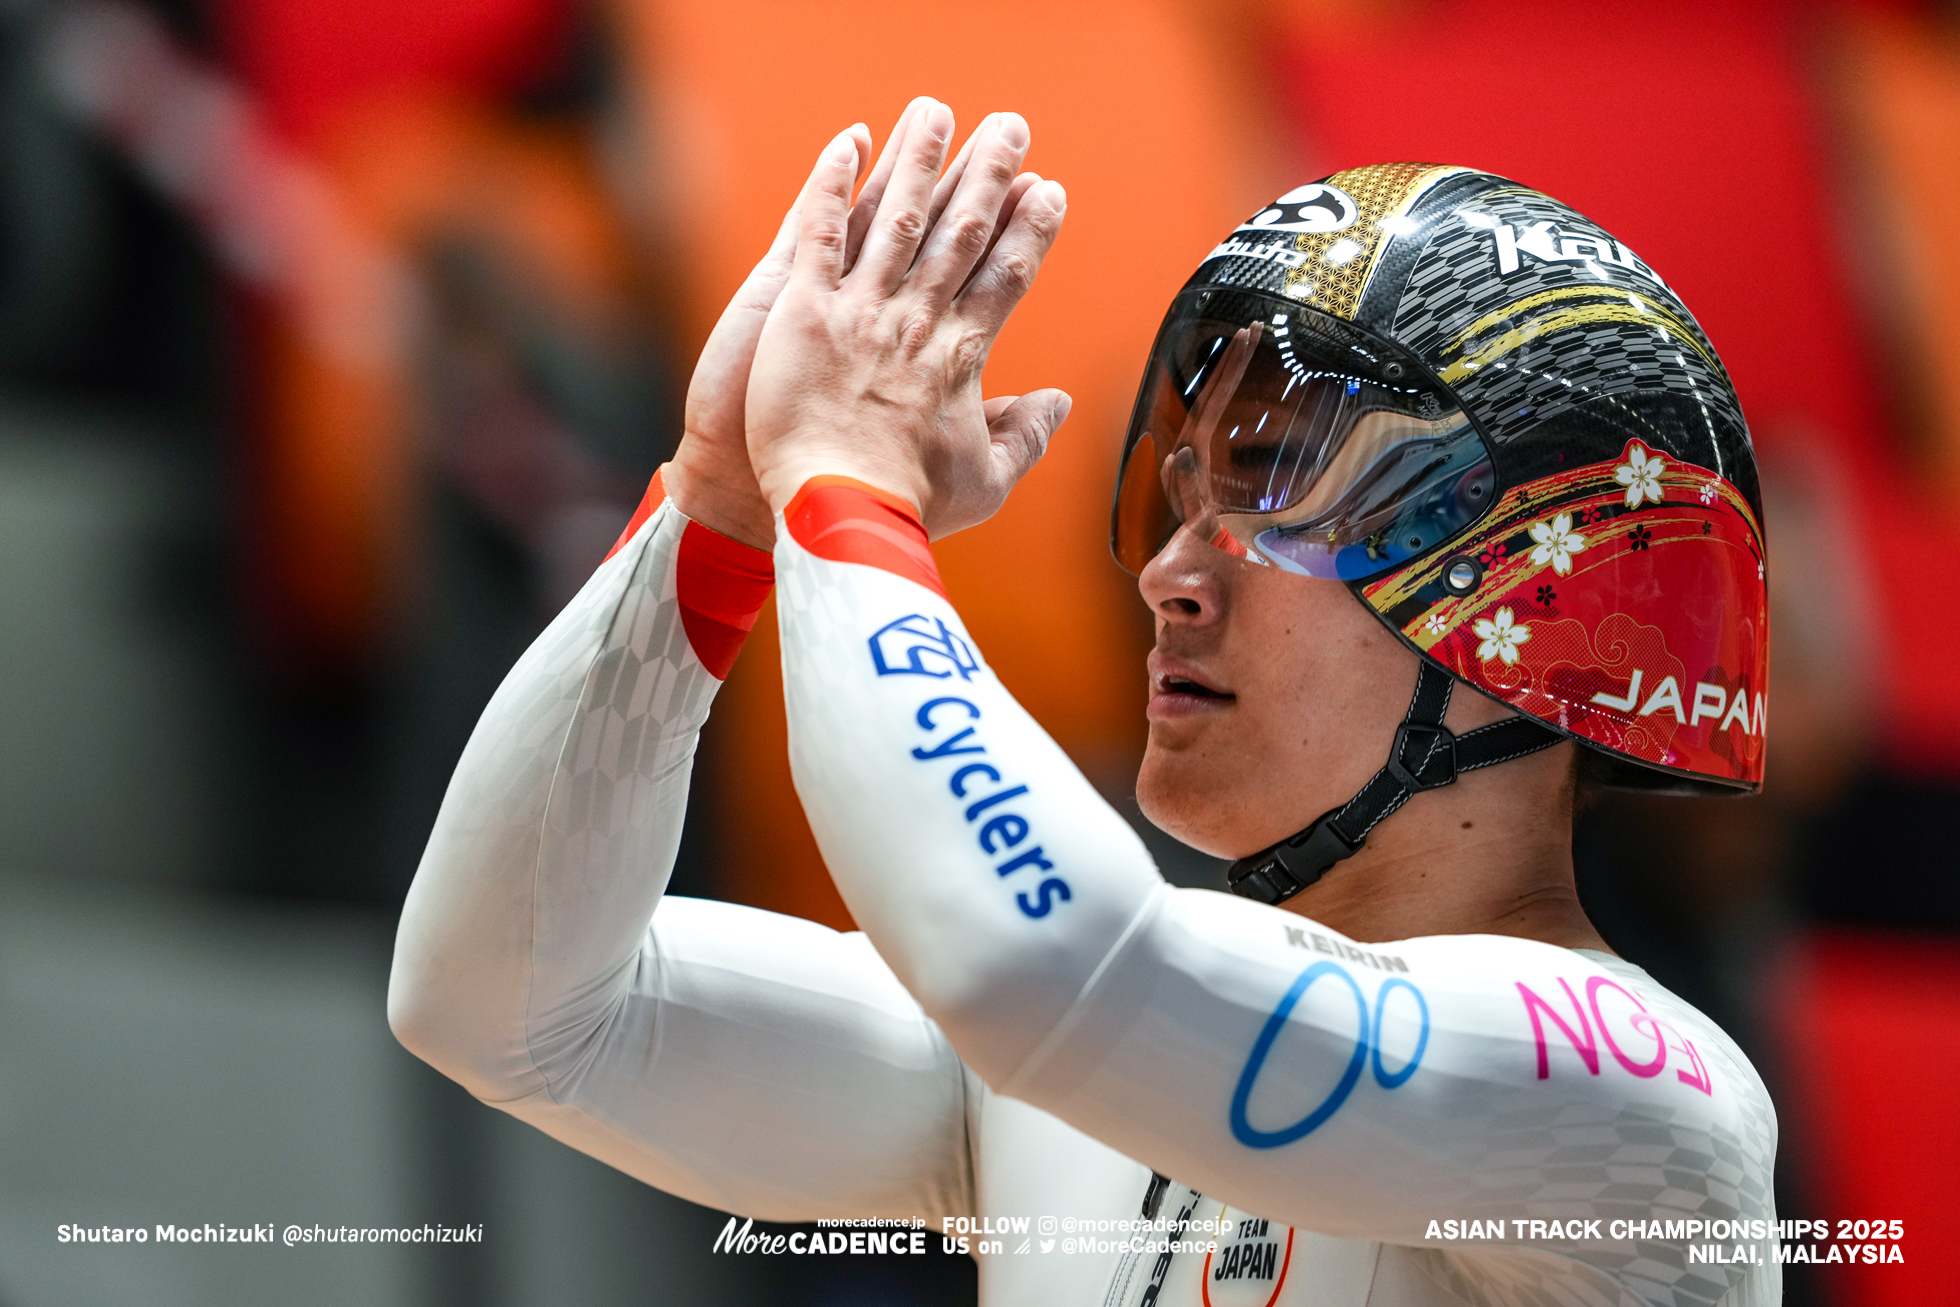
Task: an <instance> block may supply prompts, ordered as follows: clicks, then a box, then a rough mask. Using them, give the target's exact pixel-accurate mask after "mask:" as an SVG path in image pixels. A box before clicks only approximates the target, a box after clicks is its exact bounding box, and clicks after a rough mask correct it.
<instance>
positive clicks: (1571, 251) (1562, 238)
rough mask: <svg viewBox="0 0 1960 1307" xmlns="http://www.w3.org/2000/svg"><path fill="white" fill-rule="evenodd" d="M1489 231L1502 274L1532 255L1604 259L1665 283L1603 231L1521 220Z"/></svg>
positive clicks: (1570, 260)
mask: <svg viewBox="0 0 1960 1307" xmlns="http://www.w3.org/2000/svg"><path fill="white" fill-rule="evenodd" d="M1490 234H1491V240H1492V241H1493V243H1494V245H1493V253H1495V254H1496V256H1497V272H1498V275H1499V276H1502V277H1508V276H1510V275H1511V274H1512V273H1514V272H1517V271H1518V270H1519V269H1520V268H1521V267H1523V266H1524V263H1523V261H1524V259H1525V258H1532V259H1536V260H1537V261H1538V262H1540V263H1604V264H1607V265H1609V266H1612V267H1616V268H1625V269H1626V270H1627V271H1628V272H1632V273H1636V274H1638V275H1640V276H1642V277H1645V278H1646V279H1647V280H1649V281H1651V282H1654V283H1656V284H1657V285H1661V286H1665V285H1666V284H1667V283H1666V282H1664V281H1662V280H1661V278H1660V274H1659V273H1657V272H1655V271H1654V270H1653V269H1652V268H1650V267H1648V266H1647V264H1646V263H1645V262H1644V261H1642V260H1641V259H1640V258H1638V257H1636V256H1635V254H1634V252H1633V251H1632V250H1630V249H1628V248H1627V247H1626V246H1625V245H1623V244H1622V243H1620V242H1619V241H1616V240H1614V239H1613V238H1612V237H1611V236H1608V235H1606V234H1605V233H1604V232H1598V231H1586V230H1584V229H1575V230H1573V231H1572V232H1570V233H1568V232H1566V231H1565V230H1563V229H1562V228H1561V226H1560V225H1559V224H1558V223H1555V222H1532V223H1525V224H1524V225H1523V226H1522V227H1515V226H1513V225H1511V224H1510V223H1508V222H1500V223H1498V224H1496V225H1495V226H1493V227H1492V228H1491V232H1490Z"/></svg>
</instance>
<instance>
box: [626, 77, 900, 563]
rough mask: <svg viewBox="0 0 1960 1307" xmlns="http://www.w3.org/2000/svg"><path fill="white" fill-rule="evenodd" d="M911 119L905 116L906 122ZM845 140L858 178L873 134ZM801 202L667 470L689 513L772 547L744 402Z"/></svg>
mask: <svg viewBox="0 0 1960 1307" xmlns="http://www.w3.org/2000/svg"><path fill="white" fill-rule="evenodd" d="M923 104H924V102H923V101H915V102H914V105H915V107H914V108H908V109H907V110H906V118H909V117H911V116H912V114H913V113H914V112H915V109H916V107H922V106H923ZM905 120H906V119H905V118H901V119H900V123H901V125H902V124H903V123H904V121H905ZM838 140H841V141H846V142H848V146H849V149H850V151H851V165H850V168H851V175H852V177H853V178H855V177H857V176H858V175H859V173H861V172H862V170H863V167H864V164H865V163H866V162H867V161H868V160H869V159H870V158H871V132H870V130H869V129H868V128H866V127H865V126H864V124H862V123H858V124H856V125H855V126H853V127H851V128H850V130H848V131H846V132H845V133H844V134H843V135H842V136H840V137H838ZM891 159H892V152H891V149H890V147H889V146H887V148H886V151H885V159H884V160H882V161H880V163H879V166H878V171H877V173H875V174H874V175H873V176H872V178H871V179H870V180H869V181H868V182H866V183H865V188H864V196H863V198H862V200H861V201H860V203H861V204H862V205H865V206H867V217H868V216H869V213H870V212H873V211H875V210H876V208H877V204H878V197H879V195H880V194H882V192H883V190H884V178H885V177H887V176H889V174H890V172H891V167H890V160H891ZM822 166H823V165H822V164H819V165H818V167H819V168H821V167H822ZM805 190H806V192H807V190H808V187H807V186H806V187H805ZM800 206H801V201H800V200H799V201H798V205H797V206H794V207H792V208H791V209H790V211H789V213H788V215H787V216H785V217H784V218H783V225H782V227H781V229H780V230H778V231H777V233H776V239H775V242H774V243H773V244H771V245H770V247H769V252H768V253H767V254H765V255H763V257H762V262H760V263H758V264H756V265H755V270H754V271H753V272H751V273H749V276H748V280H746V281H744V282H743V283H742V286H741V289H740V290H737V291H736V292H735V298H733V299H732V300H730V301H729V302H728V307H727V308H726V309H724V310H722V314H721V318H720V320H718V321H717V322H716V323H715V329H714V330H713V331H712V332H710V333H709V335H708V343H707V345H706V346H704V347H703V348H702V350H701V357H700V359H699V360H698V361H697V362H696V363H695V365H694V377H693V379H692V380H691V381H689V382H688V387H687V408H686V411H685V416H684V417H683V419H682V422H683V425H682V432H681V442H680V447H679V448H678V449H676V450H675V451H674V457H673V459H672V460H671V461H670V462H669V463H668V464H667V469H666V471H665V473H664V474H663V477H664V479H665V481H666V484H667V493H668V494H670V495H672V496H673V498H674V503H675V506H676V507H678V508H679V509H680V510H681V511H682V512H683V513H685V514H687V515H688V516H689V517H691V518H693V519H694V520H695V521H697V522H700V523H701V524H702V525H704V526H707V527H710V528H712V529H714V530H716V531H719V532H721V533H722V534H723V535H725V536H732V537H734V538H735V539H737V540H740V541H741V542H742V543H744V544H747V545H753V546H754V547H755V548H757V549H765V550H766V549H770V548H772V547H773V546H774V544H775V540H776V528H775V523H774V520H773V519H772V518H771V517H770V514H769V505H768V503H767V502H766V501H765V500H764V499H763V498H762V491H761V490H760V489H758V488H757V486H756V481H755V473H754V472H753V471H751V470H750V468H749V450H748V444H747V442H746V436H745V430H746V427H747V423H746V420H745V418H744V416H743V406H744V403H745V399H746V396H747V395H748V389H749V367H750V365H751V364H752V363H753V362H754V360H755V343H756V340H757V338H758V337H760V336H761V335H762V324H763V323H764V321H766V320H767V319H768V317H769V309H770V307H771V306H772V305H774V304H775V302H776V296H777V295H779V294H780V293H781V292H782V289H783V285H784V283H785V282H787V281H788V280H789V275H790V269H791V267H792V266H793V264H794V262H795V256H796V241H797V234H798V231H799V230H800V221H799V220H800V217H801V213H800Z"/></svg>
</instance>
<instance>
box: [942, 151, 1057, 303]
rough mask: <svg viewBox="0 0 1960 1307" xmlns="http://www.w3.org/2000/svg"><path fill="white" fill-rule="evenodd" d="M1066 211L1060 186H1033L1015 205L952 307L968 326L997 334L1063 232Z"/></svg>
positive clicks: (1049, 182) (1037, 183)
mask: <svg viewBox="0 0 1960 1307" xmlns="http://www.w3.org/2000/svg"><path fill="white" fill-rule="evenodd" d="M1067 211H1068V194H1067V192H1065V191H1064V190H1063V189H1062V186H1061V183H1060V182H1053V181H1043V182H1036V183H1035V184H1034V185H1032V186H1030V187H1028V189H1027V192H1026V193H1025V194H1024V195H1022V196H1021V199H1020V202H1019V203H1018V204H1016V205H1015V206H1014V216H1013V217H1012V218H1010V219H1008V222H1007V227H1006V229H1005V230H1004V231H1003V232H1002V233H1001V237H1000V240H999V241H997V242H996V243H995V245H994V247H993V249H992V250H991V251H990V252H989V253H988V254H987V257H986V259H985V260H984V261H983V262H982V263H981V264H980V266H979V267H978V268H976V269H975V270H974V272H973V276H972V278H971V280H970V281H969V282H968V283H967V287H966V289H965V290H963V291H961V292H960V295H959V298H958V300H956V301H955V304H956V306H957V307H958V309H959V310H960V314H961V316H962V317H964V318H965V319H966V320H967V322H968V323H969V324H971V325H972V326H973V327H974V328H976V329H977V330H980V331H982V332H987V333H992V332H996V331H999V330H1000V329H1001V326H1002V325H1003V324H1004V323H1005V322H1006V321H1007V315H1008V314H1010V313H1012V312H1013V311H1014V306H1015V305H1016V304H1019V303H1020V302H1021V297H1022V296H1023V295H1026V294H1027V293H1028V287H1030V286H1032V285H1033V284H1034V275H1035V273H1036V272H1038V271H1040V270H1041V261H1042V260H1043V259H1044V258H1046V257H1047V256H1048V250H1049V248H1050V247H1051V246H1053V245H1054V243H1055V237H1056V236H1057V235H1059V234H1060V233H1061V230H1062V218H1063V216H1064V215H1065V214H1066V213H1067Z"/></svg>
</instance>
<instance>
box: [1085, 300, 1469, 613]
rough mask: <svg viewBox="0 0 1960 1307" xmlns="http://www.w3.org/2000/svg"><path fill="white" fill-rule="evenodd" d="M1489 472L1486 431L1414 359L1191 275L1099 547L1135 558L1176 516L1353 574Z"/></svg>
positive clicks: (1259, 548)
mask: <svg viewBox="0 0 1960 1307" xmlns="http://www.w3.org/2000/svg"><path fill="white" fill-rule="evenodd" d="M1495 485H1496V474H1495V472H1494V470H1493V469H1492V467H1491V462H1490V454H1489V451H1488V450H1486V449H1485V447H1484V442H1483V438H1482V437H1481V436H1480V435H1479V434H1478V433H1477V429H1476V428H1475V427H1474V426H1472V425H1471V423H1470V420H1469V418H1468V417H1466V416H1465V415H1464V413H1463V411H1462V409H1460V408H1459V407H1457V404H1456V401H1455V399H1454V398H1453V397H1451V395H1450V394H1449V392H1448V391H1446V390H1444V389H1443V388H1442V387H1441V386H1440V385H1439V384H1438V383H1437V382H1435V381H1434V380H1433V379H1431V377H1430V375H1429V373H1428V371H1427V370H1426V369H1424V368H1423V367H1422V366H1421V365H1420V364H1418V363H1417V362H1416V361H1415V359H1414V358H1413V357H1411V356H1409V355H1408V354H1406V353H1404V352H1402V351H1400V350H1398V349H1396V348H1395V347H1394V346H1392V345H1390V344H1388V343H1386V342H1384V341H1381V340H1378V339H1376V338H1375V337H1374V336H1372V335H1369V334H1367V333H1364V332H1361V331H1359V330H1357V329H1355V328H1352V327H1349V326H1347V325H1346V324H1345V323H1342V322H1340V321H1338V320H1337V319H1334V318H1331V317H1328V316H1327V315H1325V314H1321V313H1318V312H1315V311H1313V310H1310V309H1305V308H1302V307H1301V306H1300V305H1298V304H1294V303H1291V302H1289V301H1287V300H1284V299H1280V298H1278V297H1276V296H1271V295H1265V294H1262V293H1259V292H1256V291H1241V290H1215V289H1214V290H1187V291H1185V292H1184V293H1183V294H1181V295H1180V296H1178V298H1177V300H1176V302H1175V303H1173V305H1172V306H1171V313H1170V317H1169V318H1168V319H1167V320H1166V321H1165V323H1164V327H1163V330H1162V331H1160V332H1159V333H1158V336H1157V343H1156V346H1155V347H1154V348H1153V349H1152V351H1151V356H1150V366H1149V370H1148V371H1147V372H1146V373H1145V374H1144V380H1143V389H1142V392H1141V393H1140V394H1139V395H1138V397H1137V407H1136V412H1135V415H1134V416H1133V417H1132V418H1131V420H1130V431H1129V435H1128V437H1127V439H1126V440H1125V442H1124V447H1123V467H1122V472H1121V473H1120V474H1119V476H1118V479H1117V489H1116V509H1115V514H1114V520H1113V522H1112V526H1111V547H1112V549H1113V551H1114V553H1115V555H1116V561H1117V562H1119V563H1121V564H1122V565H1123V566H1124V567H1125V568H1126V569H1128V570H1129V571H1131V572H1140V571H1142V570H1143V568H1144V566H1145V564H1147V563H1148V562H1149V561H1150V560H1151V559H1152V558H1153V557H1155V556H1156V554H1157V552H1158V551H1159V550H1161V549H1162V548H1163V547H1164V546H1165V545H1166V544H1168V543H1169V542H1170V538H1171V537H1172V536H1173V535H1174V534H1176V532H1177V531H1178V529H1179V528H1180V527H1187V526H1188V527H1190V528H1191V529H1192V530H1194V531H1196V532H1197V533H1198V534H1199V536H1200V538H1202V539H1204V540H1206V541H1208V542H1209V543H1211V544H1212V545H1215V546H1216V547H1218V548H1220V549H1223V550H1225V551H1226V552H1228V553H1231V554H1233V555H1235V556H1237V557H1240V558H1247V559H1249V560H1251V561H1253V562H1256V563H1264V564H1269V565H1272V566H1276V567H1279V568H1282V569H1284V570H1286V571H1289V572H1296V573H1299V574H1301V575H1303V576H1319V577H1332V578H1338V579H1340V580H1343V581H1360V580H1365V579H1367V578H1368V577H1371V576H1375V575H1377V574H1379V573H1382V572H1386V571H1388V570H1389V569H1391V568H1394V567H1396V566H1398V565H1400V564H1402V563H1404V562H1407V561H1408V560H1409V559H1410V558H1413V557H1416V556H1418V555H1421V554H1426V553H1429V552H1430V551H1431V550H1433V549H1435V548H1436V547H1437V546H1438V545H1439V544H1441V543H1442V542H1443V541H1445V540H1448V539H1449V538H1450V537H1452V536H1454V535H1456V534H1457V533H1458V532H1460V531H1462V530H1463V529H1464V528H1465V527H1467V526H1469V525H1470V524H1471V523H1472V522H1474V521H1475V520H1476V519H1477V518H1478V517H1479V516H1480V515H1481V514H1482V513H1483V512H1484V510H1485V509H1486V508H1488V507H1489V505H1490V503H1491V500H1492V499H1493V498H1495V495H1494V493H1493V491H1494V488H1495Z"/></svg>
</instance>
